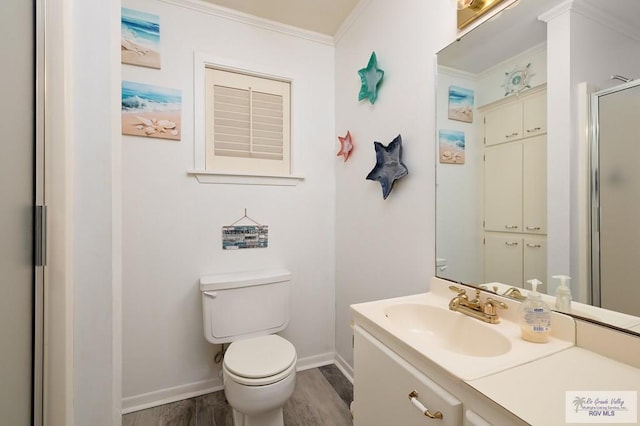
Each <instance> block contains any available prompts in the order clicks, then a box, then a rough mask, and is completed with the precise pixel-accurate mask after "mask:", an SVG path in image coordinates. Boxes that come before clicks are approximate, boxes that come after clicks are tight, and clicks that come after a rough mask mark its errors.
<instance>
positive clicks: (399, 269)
mask: <svg viewBox="0 0 640 426" xmlns="http://www.w3.org/2000/svg"><path fill="white" fill-rule="evenodd" d="M455 29H456V24H455V2H452V1H449V0H438V1H432V2H424V1H421V0H400V1H397V2H393V5H391V3H389V2H388V1H385V0H371V1H370V2H368V3H367V4H366V7H364V8H363V10H362V13H361V14H360V16H358V18H357V19H356V20H355V21H354V22H353V25H352V26H351V27H350V28H349V30H348V31H346V32H345V33H344V35H343V36H342V37H341V38H340V40H338V42H337V45H336V88H335V93H336V134H337V135H344V134H345V133H346V132H347V130H349V131H350V132H351V134H352V136H353V140H354V144H355V149H354V152H353V154H352V156H351V157H349V160H348V161H347V162H340V163H339V164H337V167H336V350H337V353H338V356H339V358H341V359H342V361H344V362H346V363H347V364H352V359H353V356H352V342H351V339H352V333H351V328H350V326H349V324H350V321H351V313H350V310H349V305H350V304H353V303H357V302H363V301H370V300H375V299H381V298H386V297H391V296H399V295H406V294H413V293H419V292H424V291H425V290H427V289H428V286H429V284H428V280H429V277H431V276H433V274H434V268H435V265H434V259H435V250H434V249H435V240H434V238H435V237H434V233H435V219H434V214H435V207H434V203H435V182H434V178H435V161H436V159H435V154H436V144H435V140H436V126H435V91H436V87H435V81H434V77H435V53H436V52H437V51H438V50H439V49H441V48H442V47H444V46H445V45H446V44H448V42H449V41H451V40H453V39H454V37H455V34H456V30H455ZM372 51H375V52H376V55H377V57H378V65H379V67H380V68H382V69H383V70H384V71H385V76H384V81H383V83H382V86H381V88H380V92H379V96H378V100H377V102H376V103H375V104H374V105H371V104H369V103H368V101H367V102H365V101H362V102H358V92H359V90H360V79H359V77H358V74H357V71H358V70H359V69H360V68H363V67H365V66H366V65H367V62H368V60H369V56H370V55H371V52H372ZM398 134H401V135H402V139H403V147H404V156H403V160H404V163H405V164H406V166H407V168H408V169H409V175H408V176H406V177H404V178H403V179H401V180H399V181H398V182H396V185H395V187H394V189H393V191H392V192H391V194H390V195H389V197H388V198H387V199H386V200H383V199H382V191H381V189H380V184H379V183H378V182H375V181H369V180H365V177H366V175H367V174H368V173H369V171H370V170H371V169H372V168H373V166H374V165H375V152H374V149H373V142H374V141H378V142H381V143H383V144H385V145H386V144H388V143H389V142H391V141H392V140H393V139H394V138H395V137H396V136H397V135H398ZM334 155H335V154H334Z"/></svg>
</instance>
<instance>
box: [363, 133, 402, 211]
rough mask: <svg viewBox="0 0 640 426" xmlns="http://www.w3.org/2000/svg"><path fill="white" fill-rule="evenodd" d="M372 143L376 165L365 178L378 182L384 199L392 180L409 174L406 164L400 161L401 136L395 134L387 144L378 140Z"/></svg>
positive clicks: (392, 182)
mask: <svg viewBox="0 0 640 426" xmlns="http://www.w3.org/2000/svg"><path fill="white" fill-rule="evenodd" d="M373 144H374V148H375V150H376V165H375V167H374V168H373V170H371V171H370V172H369V174H368V175H367V179H368V180H377V181H378V182H380V185H382V198H384V199H385V200H386V199H387V197H388V196H389V194H390V193H391V190H392V189H393V184H394V182H395V181H396V180H398V179H400V178H403V177H405V176H406V175H408V174H409V170H408V169H407V166H405V165H404V163H403V162H402V136H400V135H398V136H396V138H395V139H394V140H393V141H391V142H390V143H389V145H387V146H384V145H382V144H381V143H380V142H374V143H373Z"/></svg>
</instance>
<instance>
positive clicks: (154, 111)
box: [122, 81, 182, 140]
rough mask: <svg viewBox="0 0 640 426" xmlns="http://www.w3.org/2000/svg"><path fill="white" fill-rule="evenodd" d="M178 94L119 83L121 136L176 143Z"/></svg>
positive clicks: (138, 84) (179, 115)
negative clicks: (120, 90)
mask: <svg viewBox="0 0 640 426" xmlns="http://www.w3.org/2000/svg"><path fill="white" fill-rule="evenodd" d="M181 114H182V94H181V92H180V90H177V89H167V88H164V87H158V86H151V85H148V84H142V83H135V82H131V81H123V82H122V134H123V135H132V136H145V137H152V138H161V139H171V140H180V137H181V135H182V122H181Z"/></svg>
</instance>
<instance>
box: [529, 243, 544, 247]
mask: <svg viewBox="0 0 640 426" xmlns="http://www.w3.org/2000/svg"><path fill="white" fill-rule="evenodd" d="M527 247H531V248H540V247H542V246H541V245H540V244H533V243H527Z"/></svg>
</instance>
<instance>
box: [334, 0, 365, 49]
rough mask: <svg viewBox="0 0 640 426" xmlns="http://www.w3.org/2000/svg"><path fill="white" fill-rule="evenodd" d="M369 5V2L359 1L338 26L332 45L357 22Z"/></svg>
mask: <svg viewBox="0 0 640 426" xmlns="http://www.w3.org/2000/svg"><path fill="white" fill-rule="evenodd" d="M370 3H371V0H360V1H359V2H358V4H356V7H354V8H353V10H352V11H351V13H350V14H349V16H347V18H346V19H345V20H344V21H343V22H342V24H340V27H339V28H338V30H337V31H336V33H335V34H334V35H333V42H334V44H338V42H339V41H340V39H341V38H342V37H343V36H344V35H345V34H346V33H347V31H349V28H351V26H352V25H353V24H354V23H355V22H356V21H357V20H358V18H359V17H360V15H362V13H363V12H364V10H365V9H366V8H367V6H369V4H370Z"/></svg>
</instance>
